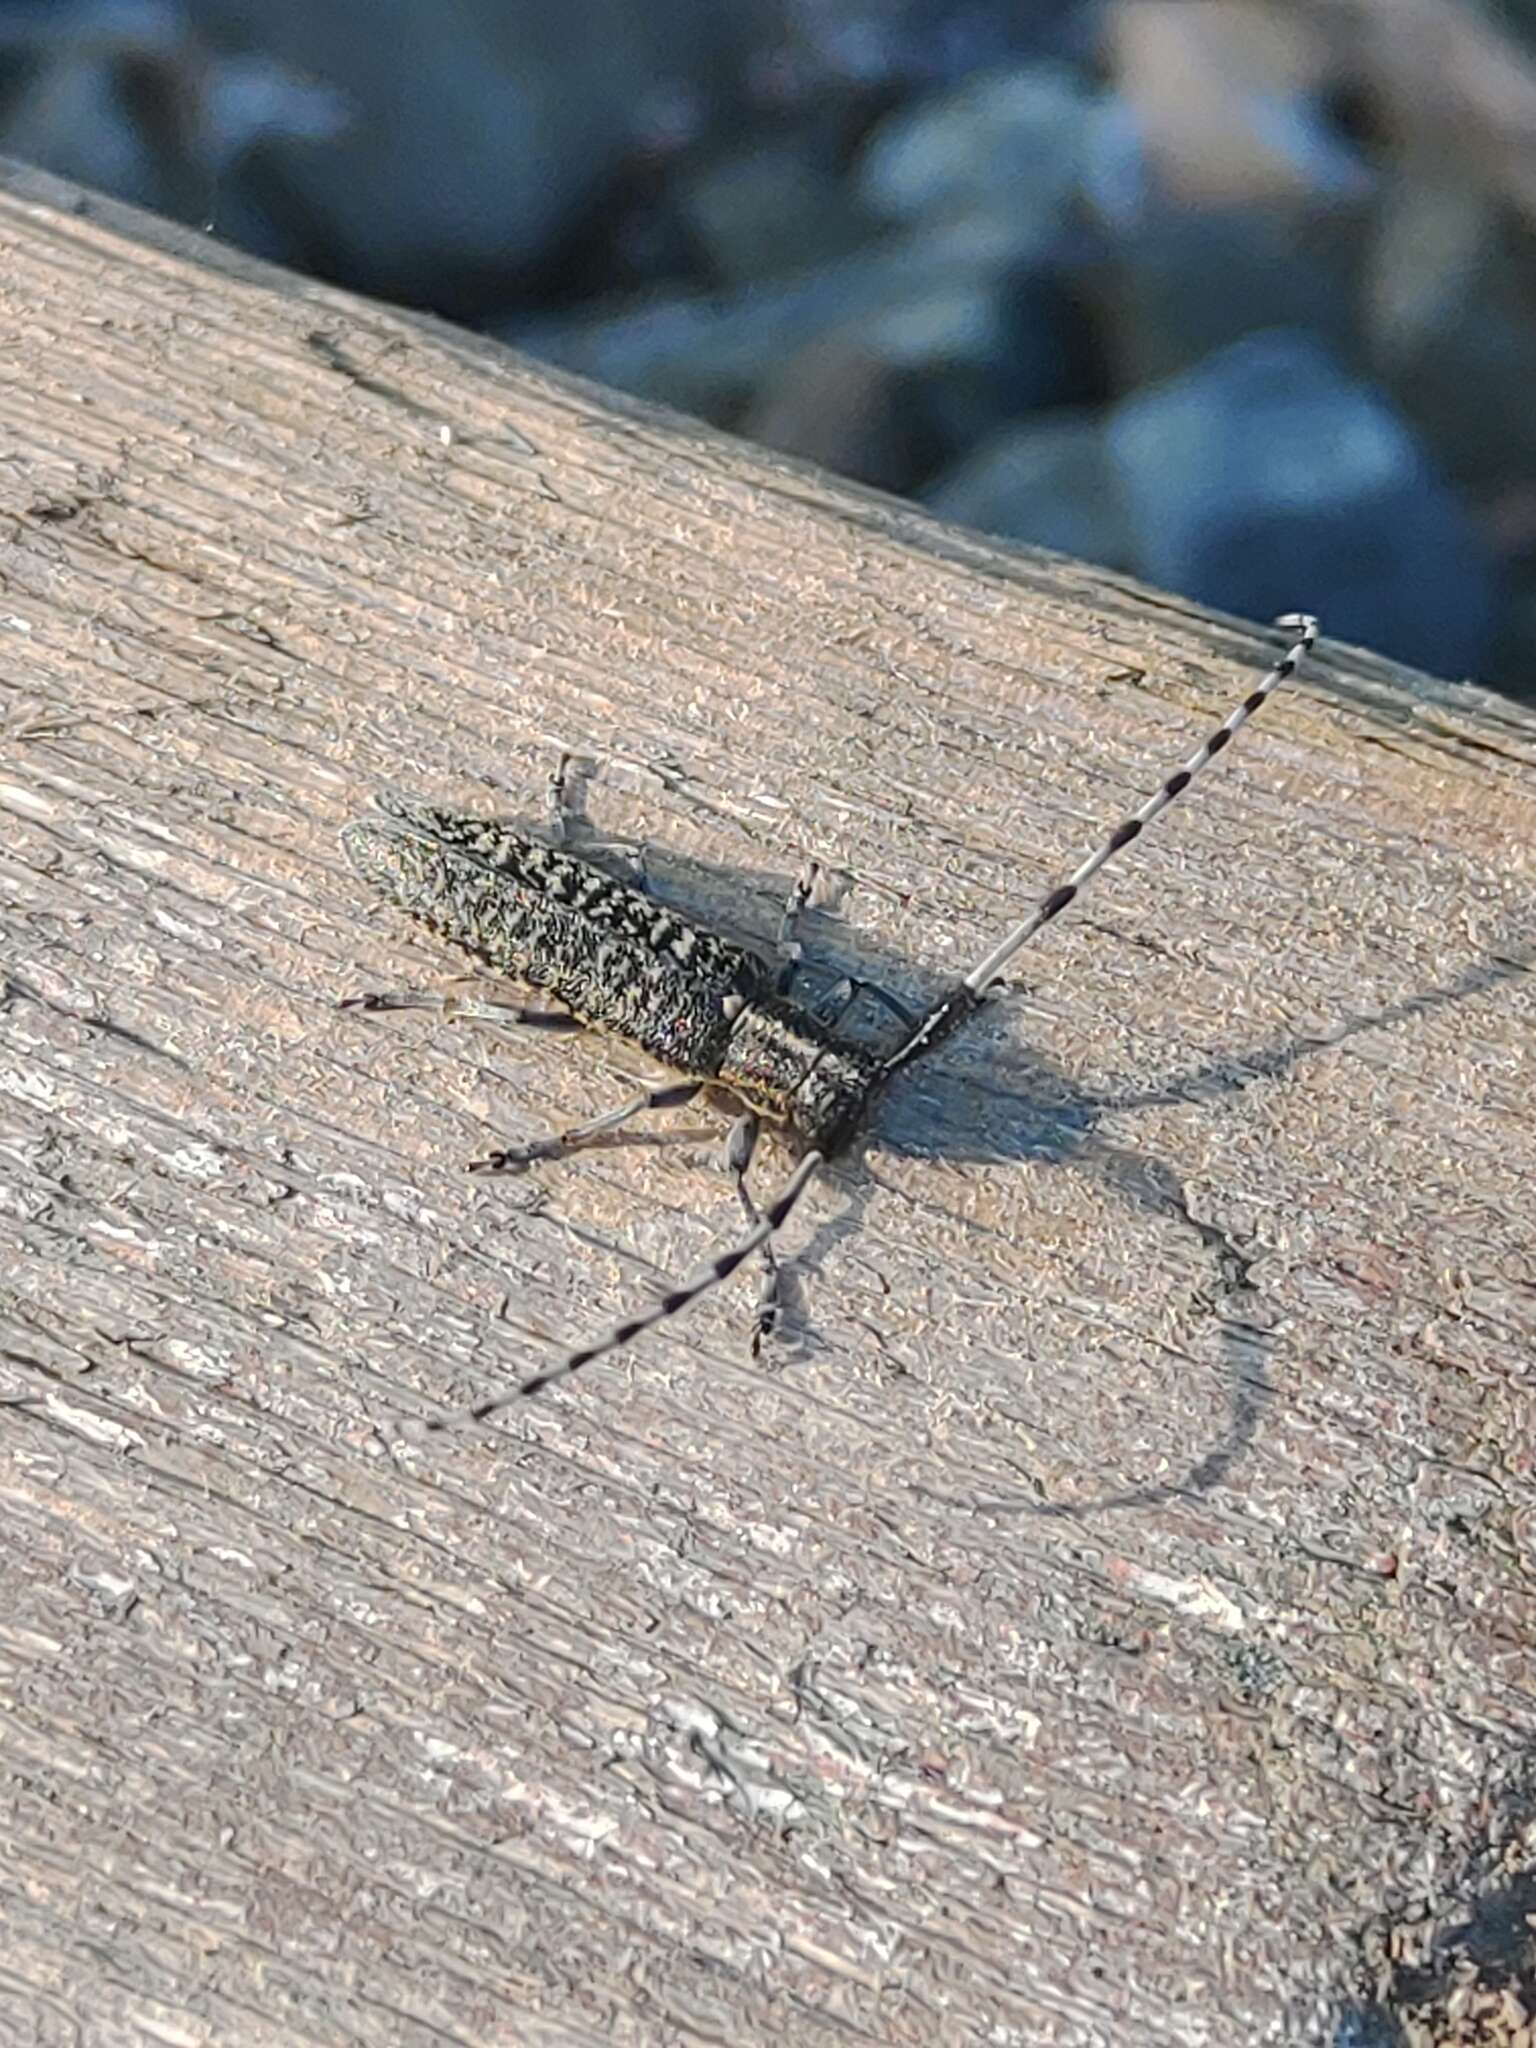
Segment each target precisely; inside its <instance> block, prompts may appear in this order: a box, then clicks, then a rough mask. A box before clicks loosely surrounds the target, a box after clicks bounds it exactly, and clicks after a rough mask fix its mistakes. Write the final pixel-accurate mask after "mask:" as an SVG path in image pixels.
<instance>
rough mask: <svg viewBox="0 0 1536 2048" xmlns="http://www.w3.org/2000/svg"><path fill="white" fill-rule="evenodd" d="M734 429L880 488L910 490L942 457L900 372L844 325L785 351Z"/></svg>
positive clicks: (784, 451)
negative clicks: (911, 401) (794, 351)
mask: <svg viewBox="0 0 1536 2048" xmlns="http://www.w3.org/2000/svg"><path fill="white" fill-rule="evenodd" d="M737 429H738V431H739V432H741V433H743V434H745V435H747V436H748V438H749V439H751V440H753V441H760V442H762V444H763V445H764V447H767V448H777V449H778V450H779V451H780V453H781V454H784V455H799V456H803V457H804V458H805V459H806V460H807V461H810V462H819V463H821V464H822V466H823V467H824V468H826V469H832V470H836V471H837V472H838V473H839V474H840V475H842V476H852V477H857V478H858V480H859V481H860V483H866V484H875V485H877V486H878V487H879V488H880V489H881V490H885V491H909V490H911V488H912V487H913V485H914V484H915V483H916V482H917V481H918V479H919V478H921V477H923V476H926V475H927V474H928V472H929V471H930V470H931V469H932V468H933V467H934V465H935V463H936V462H937V461H938V460H939V459H940V458H939V452H938V450H937V449H936V448H935V447H934V445H933V443H932V440H931V438H930V437H929V435H928V434H927V433H926V432H925V431H924V429H923V427H922V426H921V424H920V423H919V422H918V421H917V420H916V419H915V418H914V412H913V408H912V406H911V405H910V404H909V403H908V389H907V378H906V375H905V374H904V372H903V371H901V370H900V369H899V368H897V367H896V365H894V364H893V363H890V362H886V361H882V360H881V358H880V357H879V356H878V355H875V354H874V353H872V351H871V350H870V349H869V347H868V346H867V344H866V343H865V342H864V341H863V340H861V339H860V337H859V336H858V335H857V334H856V333H853V332H851V331H848V330H844V331H843V332H841V333H838V334H834V335H830V336H827V337H824V338H823V339H821V340H819V341H813V342H811V343H810V344H809V345H808V346H807V347H805V348H803V349H802V350H801V351H800V352H799V354H798V355H794V356H791V357H790V358H789V360H788V362H786V363H785V364H784V365H783V366H782V368H781V370H780V372H779V374H778V375H777V376H770V377H769V378H768V379H767V380H766V381H765V383H764V385H763V388H762V390H761V392H760V393H759V395H758V397H757V400H756V402H755V403H754V404H753V405H751V406H750V407H749V408H748V409H747V411H746V412H745V413H744V414H743V415H742V417H741V419H740V420H738V422H737Z"/></svg>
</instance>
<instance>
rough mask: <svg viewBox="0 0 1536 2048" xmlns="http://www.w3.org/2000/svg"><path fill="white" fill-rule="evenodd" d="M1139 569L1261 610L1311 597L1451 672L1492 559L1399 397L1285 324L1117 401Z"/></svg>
mask: <svg viewBox="0 0 1536 2048" xmlns="http://www.w3.org/2000/svg"><path fill="white" fill-rule="evenodd" d="M1107 445H1108V448H1109V452H1110V455H1111V458H1112V460H1113V462H1114V464H1115V467H1116V470H1117V472H1118V474H1119V478H1120V485H1121V490H1122V492H1123V494H1124V499H1125V503H1126V506H1127V510H1128V513H1129V517H1130V522H1131V531H1132V535H1133V539H1134V542H1135V546H1136V552H1137V557H1138V568H1139V570H1140V573H1141V574H1143V575H1145V576H1147V577H1150V578H1151V579H1152V580H1153V581H1154V582H1158V583H1162V584H1165V585H1166V586H1167V587H1168V588H1170V589H1173V590H1178V591H1182V592H1184V593H1186V594H1187V595H1188V596H1190V597H1193V598H1196V599H1198V600H1200V601H1201V602H1202V603H1206V604H1213V605H1220V606H1222V607H1223V608H1225V609H1226V610H1228V611H1233V612H1239V613H1242V614H1243V615H1244V616H1245V617H1248V618H1265V617H1270V616H1272V615H1273V614H1275V613H1276V612H1280V611H1291V610H1295V609H1297V608H1298V607H1303V608H1305V609H1306V610H1308V611H1315V612H1317V613H1319V614H1320V615H1321V617H1322V618H1323V619H1324V620H1325V621H1326V624H1327V630H1328V632H1329V633H1330V634H1331V635H1332V636H1333V637H1334V638H1336V639H1341V640H1359V641H1364V642H1366V643H1367V644H1368V645H1369V646H1372V647H1375V648H1379V649H1380V650H1381V651H1382V652H1383V653H1387V654H1393V655H1396V656H1398V657H1399V658H1400V659H1402V660H1404V661H1412V662H1417V663H1418V664H1420V665H1421V666H1423V667H1426V668H1429V669H1433V670H1435V671H1437V672H1438V673H1440V674H1442V675H1448V676H1462V675H1468V674H1472V673H1474V672H1475V671H1476V670H1477V669H1478V668H1479V666H1480V665H1481V663H1482V662H1483V660H1484V657H1485V656H1486V654H1487V652H1488V649H1489V645H1490V640H1491V632H1492V626H1493V616H1494V574H1493V567H1492V564H1491V562H1490V560H1489V558H1488V554H1487V551H1486V549H1485V548H1484V546H1483V544H1482V543H1481V541H1480V540H1479V538H1478V535H1477V534H1476V532H1475V531H1474V529H1473V527H1472V524H1471V522H1470V520H1469V519H1468V518H1467V516H1466V514H1465V512H1464V511H1463V510H1462V508H1461V507H1460V505H1459V504H1458V503H1457V502H1456V500H1455V499H1454V498H1453V497H1452V496H1451V494H1450V492H1449V491H1448V490H1447V489H1446V488H1445V486H1444V485H1443V484H1442V483H1441V482H1440V480H1439V479H1438V477H1437V476H1436V475H1435V473H1434V472H1433V470H1432V469H1431V467H1430V465H1429V463H1428V461H1427V460H1426V458H1425V457H1424V455H1423V454H1422V453H1421V452H1420V450H1419V448H1418V446H1417V445H1416V443H1415V442H1414V440H1413V438H1412V436H1411V435H1410V434H1409V432H1408V430H1407V428H1406V427H1405V426H1404V425H1403V423H1402V421H1401V420H1400V419H1399V418H1398V416H1397V414H1396V413H1395V412H1394V411H1393V409H1392V407H1391V406H1390V405H1389V404H1388V403H1387V402H1386V400H1385V399H1384V398H1383V397H1382V396H1381V395H1380V393H1378V392H1377V391H1376V390H1375V389H1374V388H1373V387H1371V386H1370V385H1367V384H1363V383H1360V382H1358V381H1356V380H1355V379H1354V378H1352V377H1349V376H1348V375H1346V374H1345V372H1344V371H1343V370H1342V369H1340V368H1339V366H1338V364H1337V363H1336V361H1335V360H1334V358H1333V356H1332V355H1331V354H1330V353H1329V352H1328V351H1327V350H1326V349H1325V348H1323V347H1322V346H1321V345H1320V344H1319V343H1318V342H1316V341H1314V340H1313V339H1312V338H1311V337H1310V336H1309V335H1307V334H1305V333H1303V332H1301V331H1300V330H1296V329H1280V330H1276V331H1273V332H1271V333H1268V334H1264V335H1255V336H1252V337H1251V338H1250V339H1248V340H1246V341H1241V342H1238V343H1236V344H1235V345H1234V346H1233V347H1231V348H1227V349H1223V350H1221V351H1220V352H1219V353H1218V354H1216V355H1214V356H1212V357H1210V358H1209V359H1208V360H1207V361H1206V362H1204V363H1202V364H1201V365H1200V366H1199V368H1198V369H1195V370H1192V371H1190V372H1189V373H1188V374H1186V375H1185V376H1182V377H1179V378H1176V379H1174V380H1173V381H1171V382H1169V383H1166V384H1161V385H1156V386H1153V387H1151V388H1150V389H1148V390H1145V391H1142V392H1138V393H1136V394H1135V395H1134V396H1132V397H1130V398H1127V399H1125V400H1123V401H1122V402H1121V404H1120V405H1118V406H1117V407H1115V408H1114V410H1113V412H1112V413H1111V415H1110V418H1109V423H1108V428H1107Z"/></svg>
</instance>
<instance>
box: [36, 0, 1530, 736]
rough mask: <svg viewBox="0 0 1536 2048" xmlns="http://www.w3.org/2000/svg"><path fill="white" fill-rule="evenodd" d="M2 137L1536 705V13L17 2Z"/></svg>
mask: <svg viewBox="0 0 1536 2048" xmlns="http://www.w3.org/2000/svg"><path fill="white" fill-rule="evenodd" d="M0 151H3V152H5V153H6V154H9V155H12V156H17V157H21V158H23V159H26V160H29V161H32V162H35V163H39V164H42V165H45V166H46V167H48V168H49V169H52V170H55V171H58V172H60V173H62V174H64V175H66V176H68V177H72V178H77V179H80V180H82V181H84V182H86V183H88V184H91V185H94V186H98V187H101V188H104V189H107V190H109V191H112V192H115V193H117V194H119V195H121V196H123V197H125V198H128V199H131V200H134V201H136V202H138V203H139V204H141V205H146V206H149V207H152V208H154V209H157V210H159V211H161V212H164V213H168V214H171V215H174V216H177V217H179V218H181V219H183V220H186V221H189V222H193V223H196V224H197V225H199V226H203V227H208V228H210V229H211V231H212V232H213V233H215V234H218V235H221V236H224V237H226V238H227V239H229V240H230V241H232V242H236V243H239V244H241V245H243V246H246V247H248V248H251V249H253V250H255V251H257V252H259V253H260V254H262V255H264V256H268V257H272V258H275V259H277V260H278V261H280V262H283V263H287V264H290V265H293V266H295V267H296V268H299V269H302V270H307V271H310V272H313V273H315V274H317V275H319V276H322V277H325V278H327V279H331V280H334V281H337V282H340V283H342V284H345V285H348V286H351V287H354V288H356V289H358V290H361V291H365V292H370V293H373V294H376V295H379V296H381V297H384V298H389V299H395V300H399V301H403V302H405V303H408V304H411V305H415V306H423V307H430V308H432V309H434V310H436V311H439V312H442V313H445V314H447V315H449V316H450V317H452V318H455V319H458V320H461V321H465V322H468V323H471V324H473V325H475V326H478V327H481V328H484V329H485V330H487V331H489V332H492V333H494V334H497V335H499V336H502V337H503V338H505V339H506V340H508V341H510V342H512V343H514V344H516V345H518V346H520V347H523V348H525V349H528V350H530V351H532V352H533V353H535V354H537V355H540V356H543V357H544V358H546V359H547V360H549V361H551V362H555V363H561V364H565V365H568V366H570V367H572V368H574V369H576V370H579V371H582V372H584V373H585V374H588V375H591V376H595V377H597V378H600V379H602V380H604V381H606V382H608V383H610V384H613V385H616V386H619V387H621V388H623V389H625V390H627V391H632V392H636V393H639V394H641V395H644V396H647V397H652V398H657V399H661V400H664V401H666V402H667V403H669V404H671V405H675V406H680V407H682V408H684V409H686V410H688V411H691V412H694V413H697V414H699V415H701V416H703V417H705V418H707V419H709V420H712V421H714V422H717V423H719V424H721V425H725V426H729V427H732V428H734V429H736V430H737V431H739V432H741V433H744V434H747V435H750V436H753V437H755V438H757V439H759V440H761V441H763V442H765V443H768V444H769V445H771V446H773V447H776V448H779V449H782V450H785V451H787V452H790V453H793V454H797V455H803V456H808V457H811V458H813V459H815V460H817V461H819V462H822V463H825V464H827V465H829V466H830V467H832V468H834V469H838V470H841V471H844V472H846V473H848V474H850V475H852V476H855V477H859V478H861V479H863V480H865V481H867V482H870V483H874V484H879V485H882V486H884V487H886V488H888V489H890V490H894V491H899V492H903V493H906V494H909V495H911V496H914V497H916V498H919V499H921V500H923V501H925V502H926V503H928V504H930V505H932V506H933V507H935V508H936V509H938V510H940V511H942V512H944V513H945V514H946V515H947V516H949V517H951V518H954V519H959V520H962V521H966V522H969V523H971V524H973V525H976V526H978V527H982V528H984V529H986V530H988V531H990V532H992V533H995V534H999V535H1002V536H1005V537H1011V538H1015V539H1018V540H1022V541H1032V542H1038V543H1042V544H1044V545H1046V546H1050V547H1057V548H1061V549H1064V550H1067V551H1069V552H1071V553H1074V554H1078V555H1082V556H1085V557H1087V558H1089V559H1091V560H1096V561H1099V562H1102V563H1105V564H1107V565H1109V566H1110V567H1113V568H1115V569H1120V570H1127V571H1131V572H1133V573H1135V574H1138V575H1143V576H1146V577H1148V578H1149V579H1150V580H1152V581H1154V582H1156V583H1159V584H1162V585H1165V586H1167V587H1170V588H1172V589H1175V590H1178V591H1182V592H1184V593H1186V594H1188V595H1190V596H1191V597H1194V598H1197V599H1200V600H1202V601H1204V602H1207V603H1210V604H1213V605H1218V606H1222V607H1225V608H1227V609H1229V610H1233V611H1237V612H1241V613H1245V614H1248V615H1252V616H1265V615H1267V614H1269V613H1272V612H1274V611H1277V610H1281V609H1288V608H1292V607H1296V606H1305V607H1306V608H1307V609H1309V610H1313V611H1317V612H1319V613H1320V614H1322V616H1323V617H1324V619H1325V621H1326V624H1327V627H1328V630H1329V631H1330V632H1331V633H1333V634H1335V635H1338V636H1340V637H1342V638H1346V639H1355V640H1359V641H1363V642H1365V643H1366V644H1368V645H1370V646H1373V647H1376V648H1379V649H1381V650H1382V651H1384V652H1387V653H1390V654H1394V655H1397V656H1400V657H1401V658H1403V659H1405V660H1407V661H1410V662H1416V663H1418V664H1420V665H1422V666H1424V667H1427V668H1430V669H1433V670H1435V671H1437V672H1439V673H1441V674H1446V675H1453V676H1464V675H1465V676H1477V677H1479V678H1481V679H1482V680H1485V681H1488V682H1492V683H1494V684H1496V685H1498V686H1500V687H1502V688H1505V689H1508V690H1511V691H1514V692H1517V693H1520V694H1524V695H1527V696H1536V402H1533V393H1536V374H1533V373H1536V0H1339V4H1330V5H1326V6H1315V7H1314V6H1298V5H1297V4H1295V0H1203V4H1195V0H0Z"/></svg>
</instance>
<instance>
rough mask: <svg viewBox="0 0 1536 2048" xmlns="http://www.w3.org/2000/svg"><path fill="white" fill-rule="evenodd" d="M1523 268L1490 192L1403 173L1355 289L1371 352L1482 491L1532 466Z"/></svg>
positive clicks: (1531, 307) (1532, 312)
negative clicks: (1359, 288)
mask: <svg viewBox="0 0 1536 2048" xmlns="http://www.w3.org/2000/svg"><path fill="white" fill-rule="evenodd" d="M1528 265H1529V255H1528V254H1527V255H1525V256H1524V258H1523V266H1524V267H1526V268H1528ZM1521 267H1522V259H1521V257H1520V256H1519V254H1518V253H1517V252H1516V251H1514V250H1511V249H1510V248H1509V247H1508V228H1507V221H1506V217H1505V213H1504V209H1503V208H1502V207H1501V206H1500V205H1499V204H1498V202H1497V201H1495V200H1494V199H1493V198H1492V197H1491V196H1490V195H1488V194H1487V193H1485V192H1479V191H1476V190H1475V189H1472V188H1470V187H1468V186H1465V185H1462V184H1446V183H1443V182H1440V181H1438V180H1436V181H1429V180H1426V179H1423V178H1416V177H1408V178H1404V179H1403V180H1402V181H1401V182H1399V183H1398V184H1397V185H1396V186H1395V187H1394V188H1393V189H1392V191H1391V192H1390V193H1389V194H1388V195H1386V198H1385V203H1384V204H1383V207H1382V209H1381V217H1380V223H1379V227H1378V230H1377V234H1376V237H1375V240H1374V244H1373V247H1372V250H1371V254H1370V260H1369V263H1368V265H1367V269H1366V275H1365V290H1364V293H1363V294H1362V306H1361V315H1362V321H1363V325H1364V330H1365V342H1366V348H1367V351H1368V353H1369V358H1370V361H1371V362H1372V364H1373V366H1374V368H1375V369H1376V371H1377V373H1378V375H1380V377H1381V378H1382V381H1383V382H1384V383H1385V384H1386V385H1387V386H1388V387H1389V389H1390V390H1391V391H1392V393H1393V395H1394V397H1395V398H1396V399H1397V400H1398V402H1399V403H1400V404H1401V405H1402V406H1403V408H1404V410H1405V412H1407V413H1408V414H1409V415H1410V417H1412V418H1413V420H1414V421H1415V423H1416V424H1417V425H1418V427H1419V428H1420V430H1421V431H1422V432H1423V434H1424V436H1425V438H1426V440H1427V441H1428V442H1429V444H1430V446H1431V447H1432V448H1433V449H1434V450H1435V451H1436V454H1437V455H1438V456H1439V458H1440V460H1441V461H1442V462H1443V463H1445V464H1446V465H1447V466H1448V467H1450V468H1452V469H1453V470H1454V473H1455V476H1456V479H1457V482H1458V483H1459V484H1460V485H1461V486H1462V488H1463V489H1465V490H1467V491H1470V492H1476V493H1477V494H1479V495H1480V496H1488V495H1492V494H1495V493H1498V492H1501V491H1502V490H1503V489H1504V488H1505V487H1506V486H1507V485H1509V484H1511V483H1514V482H1519V481H1520V480H1523V479H1526V478H1529V477H1531V475H1532V474H1533V472H1536V291H1533V290H1532V286H1531V281H1530V279H1529V277H1528V276H1527V277H1525V278H1522V277H1521V276H1520V269H1521Z"/></svg>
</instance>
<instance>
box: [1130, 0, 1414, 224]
mask: <svg viewBox="0 0 1536 2048" xmlns="http://www.w3.org/2000/svg"><path fill="white" fill-rule="evenodd" d="M1389 4H1391V5H1396V4H1398V0H1389ZM1104 41H1105V48H1106V52H1107V54H1108V59H1109V64H1110V70H1111V75H1112V76H1113V78H1114V81H1115V84H1116V86H1117V87H1118V89H1119V92H1120V96H1121V99H1122V102H1123V104H1124V106H1125V107H1126V109H1127V112H1128V113H1129V115H1130V118H1131V120H1132V121H1133V123H1134V125H1135V128H1136V131H1137V133H1138V134H1139V137H1140V140H1141V147H1142V149H1143V151H1144V152H1145V155H1146V158H1147V162H1148V166H1149V185H1150V188H1151V189H1153V190H1154V191H1156V192H1157V193H1158V194H1159V195H1160V196H1161V198H1162V200H1163V201H1164V202H1165V203H1176V204H1180V205H1186V206H1193V207H1206V206H1218V207H1223V206H1253V205H1257V206H1268V205H1273V204H1276V203H1290V204H1293V205H1296V204H1301V203H1305V202H1311V203H1314V204H1315V203H1317V202H1320V201H1328V200H1338V199H1358V198H1361V197H1363V196H1364V194H1365V193H1366V192H1367V191H1368V190H1369V188H1370V184H1371V175H1370V171H1369V168H1368V166H1367V165H1366V163H1365V162H1364V160H1363V159H1362V158H1361V156H1360V154H1359V152H1358V151H1357V150H1356V149H1355V147H1354V145H1353V144H1352V142H1351V141H1350V140H1349V139H1348V138H1347V136H1346V135H1345V134H1344V133H1343V132H1342V131H1341V130H1340V129H1339V128H1338V127H1337V126H1336V125H1335V124H1334V122H1333V121H1332V120H1331V119H1330V117H1329V113H1328V107H1327V101H1326V98H1325V88H1326V86H1327V84H1328V81H1329V66H1330V46H1331V41H1332V38H1330V36H1329V33H1328V27H1327V24H1326V22H1325V21H1324V20H1322V19H1320V18H1319V16H1318V14H1317V13H1316V12H1315V11H1314V10H1310V9H1307V8H1301V7H1279V6H1273V5H1268V4H1264V0H1223V4H1222V5H1221V6H1219V7H1191V6H1190V5H1189V4H1188V0H1115V4H1114V5H1113V6H1112V7H1111V8H1110V9H1109V11H1108V13H1107V16H1106V20H1105V32H1104Z"/></svg>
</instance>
